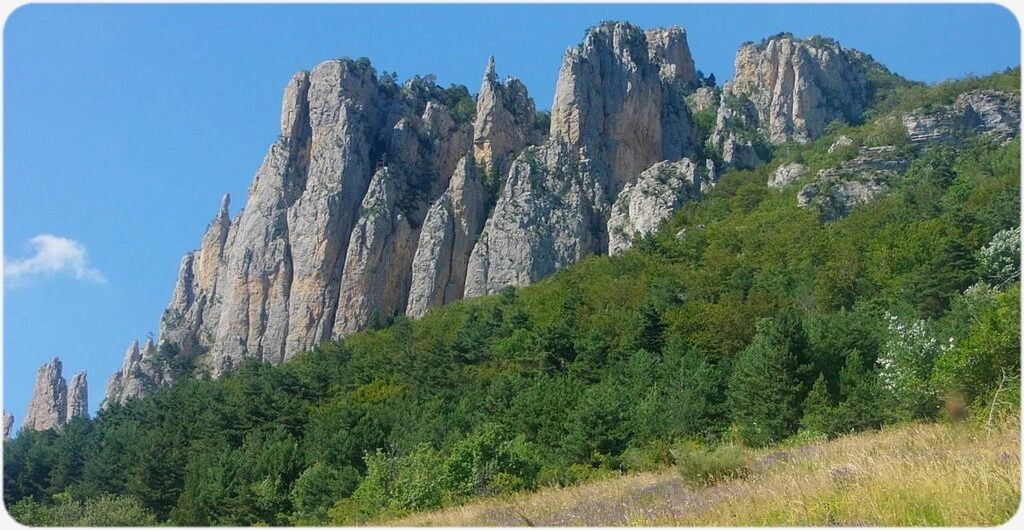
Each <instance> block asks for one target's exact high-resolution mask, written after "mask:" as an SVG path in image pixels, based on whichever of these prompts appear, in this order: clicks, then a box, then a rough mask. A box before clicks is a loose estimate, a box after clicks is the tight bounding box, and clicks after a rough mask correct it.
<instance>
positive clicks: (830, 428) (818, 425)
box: [800, 375, 836, 435]
mask: <svg viewBox="0 0 1024 530" xmlns="http://www.w3.org/2000/svg"><path fill="white" fill-rule="evenodd" d="M835 414H836V411H835V408H834V407H833V405H832V399H831V398H830V397H829V395H828V388H827V387H826V385H825V376H823V375H818V379H817V380H815V381H814V386H812V387H811V391H810V392H809V393H808V394H807V398H806V399H804V417H803V419H801V420H800V426H801V427H803V428H804V429H807V430H809V431H812V432H815V433H819V434H824V435H831V434H833V432H834V428H835V423H836V418H835Z"/></svg>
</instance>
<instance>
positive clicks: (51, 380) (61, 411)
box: [22, 357, 68, 431]
mask: <svg viewBox="0 0 1024 530" xmlns="http://www.w3.org/2000/svg"><path fill="white" fill-rule="evenodd" d="M63 367H64V366H63V364H62V363H61V361H60V359H59V358H57V357H54V358H53V360H52V361H50V362H48V363H46V364H43V366H41V367H40V368H39V372H38V373H37V374H36V385H35V389H34V390H33V391H32V399H31V400H30V401H29V404H28V411H27V412H26V413H25V423H24V424H23V425H22V428H24V429H29V430H34V431H45V430H47V429H58V428H60V427H62V426H64V424H65V423H66V422H67V414H68V386H67V382H66V381H65V380H64V376H63V375H61V371H62V370H63Z"/></svg>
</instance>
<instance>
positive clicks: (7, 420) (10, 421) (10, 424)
mask: <svg viewBox="0 0 1024 530" xmlns="http://www.w3.org/2000/svg"><path fill="white" fill-rule="evenodd" d="M12 429H14V414H11V413H10V412H7V411H4V440H9V439H10V438H11V430H12Z"/></svg>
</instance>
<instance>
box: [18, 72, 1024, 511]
mask: <svg viewBox="0 0 1024 530" xmlns="http://www.w3.org/2000/svg"><path fill="white" fill-rule="evenodd" d="M1019 81H1020V71H1019V69H1013V70H1009V71H1007V72H1005V73H1002V74H996V75H993V76H989V77H986V78H982V79H967V80H963V81H957V82H950V83H945V84H941V85H938V86H934V87H924V86H918V85H910V84H908V85H906V86H899V87H894V88H892V90H891V92H889V93H887V94H885V95H884V97H883V96H881V95H880V96H879V98H878V102H877V103H876V105H875V107H873V108H872V109H871V110H870V111H869V112H868V114H867V116H868V119H867V120H866V122H865V123H863V124H860V125H856V126H850V125H840V124H838V123H836V124H833V125H832V126H830V127H829V129H828V132H827V133H826V134H825V135H824V136H822V137H821V138H819V139H817V140H816V141H814V142H811V143H808V144H799V143H795V142H790V143H784V144H782V145H778V146H772V147H770V148H769V149H770V150H771V153H770V155H771V161H770V162H768V163H767V164H764V165H761V166H759V167H757V168H756V169H753V170H731V171H728V172H726V173H725V174H724V175H722V176H721V178H720V180H719V181H718V182H717V184H716V185H715V186H714V187H713V188H711V189H710V190H709V191H708V192H707V194H706V196H705V197H703V198H702V199H701V200H699V201H695V202H690V203H687V204H686V205H685V206H683V207H682V209H681V210H679V211H678V212H677V213H676V214H675V215H674V216H673V217H672V218H671V219H670V220H669V221H667V222H666V223H664V224H663V225H662V226H661V227H660V229H659V230H658V231H657V232H655V233H654V234H652V235H650V236H648V237H643V238H641V239H639V240H638V241H637V242H636V243H635V245H634V247H633V248H632V249H630V250H628V251H626V252H624V253H623V254H621V255H618V256H612V257H608V256H601V257H598V256H593V257H589V258H587V259H584V260H583V261H582V262H580V263H578V264H576V265H573V266H571V267H568V268H566V269H563V270H561V271H559V272H557V273H555V274H554V275H552V276H550V277H548V278H546V279H544V280H542V281H540V282H538V283H536V284H534V285H531V286H528V287H524V288H518V289H517V288H506V289H505V290H503V291H502V292H501V293H499V294H497V295H491V296H484V297H481V298H477V299H473V300H464V301H458V302H455V303H453V304H451V305H448V306H445V307H440V308H436V309H433V310H431V311H429V312H428V313H427V314H426V315H425V316H424V317H423V318H422V319H419V320H412V319H408V318H405V317H397V318H396V319H394V321H392V322H387V323H377V324H376V326H375V327H376V328H377V329H370V330H367V331H364V332H361V333H358V334H355V335H352V336H350V337H347V338H345V339H344V340H340V341H334V342H325V343H322V344H320V345H319V346H317V347H316V348H314V349H313V350H312V351H310V352H308V353H303V354H300V355H298V356H297V357H295V358H294V359H292V360H290V361H288V362H285V363H283V364H280V365H278V366H271V365H269V364H266V363H260V362H256V361H248V362H247V363H245V364H243V365H242V366H241V367H240V368H238V369H237V370H235V371H233V372H231V373H229V374H228V375H225V376H224V377H222V378H220V379H216V380H213V379H210V378H208V377H207V378H196V379H189V380H185V381H181V382H178V383H176V384H174V385H172V386H170V387H168V388H165V389H162V390H159V391H157V392H155V393H153V394H152V395H149V396H147V397H144V398H141V399H133V400H129V401H127V402H126V403H124V404H116V403H115V404H113V405H112V406H111V407H110V408H108V409H106V410H104V411H103V412H101V413H100V414H99V415H98V417H96V418H95V419H84V418H81V417H79V418H76V419H73V420H71V421H70V422H69V423H68V424H67V425H65V426H64V427H63V429H62V430H59V431H54V430H47V431H42V432H36V431H23V432H21V433H20V434H19V436H17V437H16V438H15V439H13V440H10V441H7V442H6V443H5V446H4V501H5V503H6V506H7V509H8V510H9V511H10V513H11V514H12V515H13V516H14V517H15V518H16V519H18V520H19V521H21V522H24V523H26V524H44V525H45V524H66V525H76V524H109V525H116V524H158V523H170V524H177V525H253V524H271V525H286V524H313V525H318V524H334V525H340V524H355V523H367V522H373V521H378V520H381V519H383V518H389V517H395V516H399V515H403V514H407V513H412V512H416V511H421V510H426V509H432V508H437V507H441V506H448V505H455V504H459V503H463V502H466V501H467V500H470V499H473V498H476V497H480V496H491V495H500V494H504V493H507V492H512V491H517V490H532V489H537V488H542V487H545V486H549V485H567V484H573V483H578V482H581V481H587V480H591V479H593V478H597V477H602V476H606V475H609V474H614V473H619V472H629V471H638V470H650V469H656V468H659V467H661V466H664V465H668V464H669V463H671V462H672V459H673V456H672V451H671V449H672V448H673V447H678V446H679V444H681V443H697V444H701V445H704V446H715V445H718V444H741V445H746V446H750V447H763V446H769V445H773V444H778V443H780V442H783V441H785V440H787V439H791V438H792V437H806V438H813V437H816V436H829V437H834V436H838V435H841V434H844V433H849V432H851V431H859V430H865V429H875V428H878V427H880V426H882V425H885V424H890V423H898V422H904V421H909V420H940V421H955V420H961V419H965V418H966V421H972V419H973V418H979V417H980V418H981V421H985V420H986V419H987V418H988V417H989V416H990V415H996V416H997V415H1006V414H1008V415H1016V414H1018V411H1019V400H1020V396H1019V392H1018V388H1019V376H1020V364H1019V359H1020V357H1019V353H1020V344H1019V340H1020V329H1019V321H1020V315H1019V307H1020V302H1019V298H1020V261H1019V252H1020V235H1019V234H1020V231H1019V218H1020V200H1019V197H1020V175H1021V172H1020V139H1019V136H1018V137H1016V138H1015V139H1013V140H1011V141H1009V142H1007V143H1005V144H1004V143H1001V142H999V141H995V140H992V139H991V138H989V137H986V136H984V135H980V136H975V137H970V138H962V139H959V140H958V141H957V142H952V143H950V142H947V143H935V144H921V143H916V142H912V141H911V138H910V137H909V136H908V133H907V130H906V129H905V128H904V127H903V126H902V125H900V124H899V122H893V120H892V119H891V117H893V116H896V115H897V113H900V112H907V111H910V110H913V109H919V108H931V107H935V106H939V105H948V104H951V103H952V102H953V101H954V100H955V99H956V98H957V96H959V95H960V94H963V93H965V92H968V91H970V90H977V89H982V88H984V89H998V90H1003V91H1011V92H1014V91H1015V92H1019ZM894 123H895V125H894ZM705 133H706V131H705ZM840 136H843V137H845V138H846V141H849V142H851V144H850V147H848V148H844V147H842V145H841V146H840V147H839V148H833V147H834V146H835V144H836V141H837V139H839V138H840ZM705 138H706V134H705ZM880 146H882V147H892V148H893V149H895V150H897V151H898V152H900V153H902V154H903V155H905V156H906V157H907V158H908V159H909V160H910V163H909V168H907V169H905V170H902V171H900V172H899V174H898V175H896V176H894V177H893V178H891V179H890V180H889V181H887V182H886V186H887V187H886V190H885V192H884V193H878V194H876V195H873V196H872V197H871V198H870V200H866V201H863V202H862V203H858V204H857V205H856V206H855V207H853V208H852V209H851V210H850V211H848V212H845V211H844V212H843V213H844V215H841V216H835V218H826V217H827V216H823V215H822V213H821V212H820V211H819V210H818V209H815V208H808V207H801V206H799V204H798V200H797V195H798V191H800V189H801V187H802V186H804V185H806V184H808V183H809V182H811V180H812V179H814V178H815V175H816V174H817V172H818V171H819V170H821V169H827V168H832V167H837V166H841V165H842V164H844V163H846V162H848V161H851V160H854V159H855V157H856V156H858V153H859V151H857V149H858V148H860V147H867V148H873V147H875V148H877V147H880ZM789 163H800V164H801V165H803V166H804V167H805V168H806V173H805V175H806V176H803V177H800V179H798V180H797V181H794V182H792V183H789V184H787V185H784V186H781V187H769V186H768V181H769V179H770V177H772V176H773V172H774V171H775V170H776V169H777V168H778V167H779V166H780V165H783V164H789ZM83 331H84V330H83Z"/></svg>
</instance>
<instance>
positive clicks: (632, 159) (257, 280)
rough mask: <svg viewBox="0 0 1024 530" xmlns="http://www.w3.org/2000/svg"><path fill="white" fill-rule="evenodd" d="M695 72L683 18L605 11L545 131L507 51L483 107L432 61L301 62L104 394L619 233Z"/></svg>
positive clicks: (488, 82)
mask: <svg viewBox="0 0 1024 530" xmlns="http://www.w3.org/2000/svg"><path fill="white" fill-rule="evenodd" d="M697 81H698V74H697V73H696V70H695V68H694V65H693V59H692V57H691V55H690V50H689V47H688V45H687V42H686V34H685V32H684V31H683V30H681V29H679V28H667V29H654V30H648V31H646V32H645V31H643V30H641V29H639V28H637V27H635V26H632V25H629V24H621V23H606V24H602V25H601V26H598V27H596V28H593V29H591V30H590V31H589V32H588V34H587V36H586V38H585V40H584V42H583V44H582V45H581V46H579V47H578V48H573V49H570V50H569V51H568V52H567V53H566V56H565V59H564V61H563V63H562V68H561V71H560V76H559V80H558V84H557V87H556V96H555V102H554V108H553V109H552V117H551V125H550V130H549V134H548V135H547V136H546V137H545V136H544V135H543V134H542V131H539V130H538V127H537V126H536V125H535V124H534V120H535V105H534V103H533V100H532V99H531V98H530V97H529V95H528V93H527V90H526V87H525V86H524V85H523V84H522V83H521V82H519V81H518V80H516V79H514V78H509V79H507V80H505V81H500V80H499V79H498V76H497V72H496V69H495V65H494V61H493V59H492V60H491V61H489V63H488V66H487V69H486V71H485V73H484V76H483V82H482V85H481V88H480V91H479V96H478V98H477V101H476V115H475V117H474V118H473V119H472V120H470V119H468V117H467V116H466V114H467V113H466V112H465V105H466V100H465V96H464V94H465V92H466V91H460V90H454V91H452V90H451V89H450V90H445V89H442V88H440V87H438V86H437V85H435V84H434V82H433V80H432V78H431V77H425V78H423V77H414V78H413V79H411V80H409V81H408V82H406V83H405V84H403V85H399V84H398V83H397V82H395V80H394V77H393V76H392V75H382V76H378V75H377V73H376V71H374V69H373V68H372V67H371V66H370V65H369V63H368V61H365V60H359V61H353V60H349V59H340V60H334V61H328V62H326V63H323V64H320V65H318V66H316V67H315V68H314V69H313V70H311V71H309V72H299V73H297V74H295V76H293V77H292V79H291V80H290V81H289V83H288V84H287V86H286V87H285V91H284V96H283V98H282V104H281V124H280V131H279V136H278V138H277V140H276V141H275V142H274V143H273V144H272V145H271V146H270V148H269V150H268V152H267V154H266V156H265V157H264V159H263V162H262V164H261V165H260V167H259V169H258V170H257V172H256V176H255V178H254V180H253V183H252V185H251V187H250V188H249V194H248V199H247V201H246V204H245V208H244V209H243V210H242V211H241V212H239V213H238V214H236V215H235V216H234V217H233V218H232V217H231V216H230V212H229V206H230V202H229V199H228V198H227V197H225V198H224V200H223V201H222V203H221V206H220V209H219V210H218V211H217V213H216V215H215V216H214V217H213V220H212V221H211V222H210V224H209V226H208V228H207V230H206V232H205V234H204V236H203V238H202V242H201V245H200V247H199V248H198V249H197V250H195V251H193V252H189V253H188V254H186V255H185V257H184V258H183V260H182V263H181V267H180V270H179V276H178V279H177V283H176V285H175V289H174V293H173V296H172V299H171V302H170V304H169V305H168V308H167V310H166V311H165V314H164V317H163V319H162V321H161V326H160V334H159V337H160V342H159V345H155V344H153V343H152V341H151V342H149V343H147V344H146V345H145V346H143V347H139V346H138V345H137V344H135V343H133V345H132V347H131V348H129V350H128V352H127V353H126V355H125V361H124V365H123V366H122V368H121V370H120V371H119V372H118V373H117V374H115V375H114V376H112V377H111V379H110V381H109V382H108V386H107V389H108V391H107V397H106V399H105V401H104V406H109V405H110V404H113V403H123V402H125V401H127V400H130V399H132V398H135V397H138V396H141V395H145V394H146V393H148V392H151V391H152V390H154V389H156V388H159V387H161V386H164V385H167V384H170V383H172V382H174V381H175V380H176V379H179V378H181V377H188V376H189V375H191V372H189V370H188V369H187V368H188V367H190V366H195V367H196V369H197V370H200V371H205V372H208V373H209V374H211V375H212V376H214V377H217V376H220V375H221V374H223V373H225V372H226V371H228V370H230V369H232V368H233V367H235V366H237V365H238V363H240V362H241V361H242V360H243V359H247V358H253V359H258V360H263V361H267V362H270V363H279V362H282V361H284V360H286V359H288V358H289V357H290V356H291V355H293V354H295V353H297V352H299V351H302V350H306V349H309V348H311V347H313V346H314V345H315V344H317V343H319V342H320V341H323V340H327V339H330V338H333V337H337V336H343V335H346V334H349V333H352V332H354V331H358V330H361V329H364V328H366V327H368V326H371V325H373V324H374V323H377V322H379V323H384V322H387V321H388V320H389V319H390V318H392V317H393V316H395V315H397V314H400V313H403V312H404V313H406V314H409V315H412V316H420V315H422V314H423V313H424V312H425V311H426V310H427V309H428V308H430V307H434V306H437V305H441V304H444V303H448V302H451V301H453V300H457V299H459V298H462V297H467V296H477V295H481V294H487V293H493V292H496V291H497V290H500V289H501V288H504V287H505V286H508V285H525V284H528V283H530V282H534V281H537V280H539V279H540V278H543V277H544V276H546V275H548V274H550V273H551V272H553V271H555V270H557V269H559V268H561V267H564V266H567V265H569V264H572V263H575V262H576V261H578V260H580V259H582V258H583V257H585V256H587V255H589V254H595V253H605V252H607V250H608V240H609V239H608V233H607V230H608V217H609V214H610V211H611V207H612V203H613V202H614V201H615V200H616V198H617V197H618V195H619V192H620V191H621V190H622V189H623V187H624V186H626V185H629V184H631V183H632V182H633V181H635V180H636V179H637V178H638V176H639V175H640V173H641V172H643V171H644V170H645V169H647V168H649V167H651V166H652V165H654V164H656V163H659V162H663V161H668V162H674V161H679V160H681V159H683V158H684V157H689V158H690V159H691V160H692V159H693V158H694V154H695V153H696V152H697V151H698V149H697V145H696V132H695V128H694V126H693V122H692V119H691V114H690V113H691V111H690V108H689V107H688V106H687V96H688V95H689V94H690V93H691V92H692V91H693V90H694V88H695V87H696V85H697ZM712 93H713V92H712ZM453 101H455V102H457V104H456V105H457V108H458V109H460V110H459V112H458V113H455V112H453V109H454V108H456V107H453V108H451V109H450V108H449V107H448V105H449V104H452V102H453ZM457 117H458V118H457ZM694 163H695V164H697V165H699V166H701V167H703V165H702V164H703V161H701V162H699V163H698V162H696V161H695V162H694ZM701 184H706V182H703V180H702V182H701ZM698 187H699V185H698ZM670 202H671V201H670ZM637 222H639V223H640V224H643V223H644V222H646V221H637ZM644 226H646V225H644ZM178 357H180V358H178ZM172 361H173V362H172ZM171 366H174V369H173V370H172V369H171Z"/></svg>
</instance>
